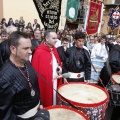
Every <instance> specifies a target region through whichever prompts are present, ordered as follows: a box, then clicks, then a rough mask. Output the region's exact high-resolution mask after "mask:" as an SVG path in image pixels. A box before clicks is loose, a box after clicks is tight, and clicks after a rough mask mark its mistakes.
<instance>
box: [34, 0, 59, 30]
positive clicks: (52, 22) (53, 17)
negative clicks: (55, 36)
mask: <svg viewBox="0 0 120 120" xmlns="http://www.w3.org/2000/svg"><path fill="white" fill-rule="evenodd" d="M33 2H34V4H35V7H36V9H37V11H38V14H39V17H40V19H41V22H42V24H43V25H44V28H45V30H47V29H54V30H55V31H57V29H58V26H59V20H60V14H61V0H33Z"/></svg>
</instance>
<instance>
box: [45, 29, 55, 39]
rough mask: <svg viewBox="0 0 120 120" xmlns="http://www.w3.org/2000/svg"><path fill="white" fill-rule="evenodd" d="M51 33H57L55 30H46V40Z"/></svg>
mask: <svg viewBox="0 0 120 120" xmlns="http://www.w3.org/2000/svg"><path fill="white" fill-rule="evenodd" d="M50 32H55V30H46V31H45V33H44V38H46V37H47V36H49V35H50ZM55 33H56V32H55Z"/></svg>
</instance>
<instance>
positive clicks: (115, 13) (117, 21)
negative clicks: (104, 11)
mask: <svg viewBox="0 0 120 120" xmlns="http://www.w3.org/2000/svg"><path fill="white" fill-rule="evenodd" d="M108 15H109V16H110V18H109V21H108V26H109V27H110V28H111V29H112V31H113V30H114V29H115V28H117V27H118V26H119V25H120V9H119V7H116V8H115V9H114V8H111V9H110V10H109V14H108Z"/></svg>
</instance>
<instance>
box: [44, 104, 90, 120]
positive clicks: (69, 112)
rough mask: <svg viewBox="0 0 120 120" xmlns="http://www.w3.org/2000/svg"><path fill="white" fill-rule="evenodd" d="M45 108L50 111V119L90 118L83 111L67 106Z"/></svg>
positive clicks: (84, 119) (73, 119)
mask: <svg viewBox="0 0 120 120" xmlns="http://www.w3.org/2000/svg"><path fill="white" fill-rule="evenodd" d="M46 110H48V111H49V113H50V120H90V119H89V118H88V117H87V116H86V115H85V114H84V113H83V112H80V111H78V110H76V109H73V108H70V107H68V106H59V105H57V106H51V107H47V108H46Z"/></svg>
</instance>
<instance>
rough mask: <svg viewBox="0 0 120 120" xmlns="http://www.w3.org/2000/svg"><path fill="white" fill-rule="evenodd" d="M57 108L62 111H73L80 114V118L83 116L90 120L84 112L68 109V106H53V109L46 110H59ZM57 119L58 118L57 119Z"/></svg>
mask: <svg viewBox="0 0 120 120" xmlns="http://www.w3.org/2000/svg"><path fill="white" fill-rule="evenodd" d="M57 108H61V109H67V110H71V111H74V112H76V113H78V114H80V116H83V117H84V118H85V120H90V119H89V118H88V117H87V116H86V115H85V114H84V113H83V112H82V111H78V110H76V109H74V108H71V107H68V106H64V105H63V106H60V105H56V106H51V107H47V108H45V109H46V110H51V109H57ZM56 119H57V118H56Z"/></svg>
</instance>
